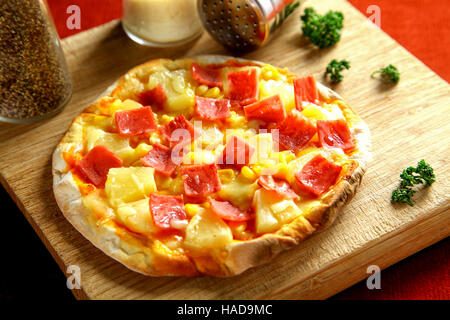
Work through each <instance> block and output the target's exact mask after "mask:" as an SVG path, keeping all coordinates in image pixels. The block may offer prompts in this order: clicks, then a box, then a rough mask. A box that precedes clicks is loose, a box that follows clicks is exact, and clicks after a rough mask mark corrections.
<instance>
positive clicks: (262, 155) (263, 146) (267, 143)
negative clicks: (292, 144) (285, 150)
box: [248, 133, 273, 164]
mask: <svg viewBox="0 0 450 320" xmlns="http://www.w3.org/2000/svg"><path fill="white" fill-rule="evenodd" d="M248 142H249V144H250V145H252V146H253V147H254V148H255V152H254V153H253V155H252V156H251V158H250V163H251V164H256V163H258V162H261V161H264V160H267V159H268V158H269V156H270V154H271V153H272V151H273V140H272V134H270V133H260V134H257V135H255V136H253V137H250V138H249V139H248Z"/></svg>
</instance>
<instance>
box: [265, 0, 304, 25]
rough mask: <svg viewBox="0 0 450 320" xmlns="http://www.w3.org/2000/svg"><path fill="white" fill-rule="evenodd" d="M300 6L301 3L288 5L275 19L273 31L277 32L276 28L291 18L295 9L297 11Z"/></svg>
mask: <svg viewBox="0 0 450 320" xmlns="http://www.w3.org/2000/svg"><path fill="white" fill-rule="evenodd" d="M299 6H300V1H297V2H295V1H294V2H291V3H289V4H287V5H286V6H285V7H284V9H283V10H282V11H281V12H280V13H279V14H277V15H276V17H275V21H274V23H273V24H272V27H271V31H273V30H275V29H276V28H278V27H279V26H281V25H282V24H283V22H284V20H286V18H287V17H289V16H290V15H291V14H292V13H293V12H294V11H295V9H297V8H298V7H299Z"/></svg>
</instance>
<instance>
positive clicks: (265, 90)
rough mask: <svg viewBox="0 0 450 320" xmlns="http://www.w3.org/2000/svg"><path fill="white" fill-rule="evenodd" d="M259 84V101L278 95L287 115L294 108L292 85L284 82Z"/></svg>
mask: <svg viewBox="0 0 450 320" xmlns="http://www.w3.org/2000/svg"><path fill="white" fill-rule="evenodd" d="M259 83H260V85H259V89H260V98H261V99H264V98H268V97H271V96H274V95H276V94H279V95H280V98H281V101H282V102H283V105H284V109H285V110H286V112H287V113H289V112H290V111H291V110H292V109H294V108H295V95H294V90H293V89H292V85H290V84H289V83H287V82H284V81H275V80H269V81H266V80H261V81H260V82H259Z"/></svg>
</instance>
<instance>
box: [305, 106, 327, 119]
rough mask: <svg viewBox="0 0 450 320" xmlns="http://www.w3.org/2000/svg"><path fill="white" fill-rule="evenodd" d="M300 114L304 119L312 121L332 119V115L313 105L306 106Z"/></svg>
mask: <svg viewBox="0 0 450 320" xmlns="http://www.w3.org/2000/svg"><path fill="white" fill-rule="evenodd" d="M302 113H303V115H304V116H305V117H307V118H309V119H312V120H328V119H332V118H333V114H331V113H330V112H328V111H327V110H325V109H323V108H321V107H318V106H316V105H314V104H308V105H306V106H305V108H304V109H303V110H302Z"/></svg>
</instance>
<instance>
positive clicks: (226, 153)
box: [217, 136, 255, 168]
mask: <svg viewBox="0 0 450 320" xmlns="http://www.w3.org/2000/svg"><path fill="white" fill-rule="evenodd" d="M254 152H255V148H254V147H253V146H251V145H249V144H248V143H247V142H245V141H244V140H243V139H241V138H239V137H237V136H232V137H231V138H230V139H229V140H228V142H227V144H226V146H225V149H224V150H223V153H222V156H221V157H220V158H219V159H218V161H217V163H218V164H223V165H227V166H235V167H238V168H239V167H242V166H244V165H246V164H248V163H249V161H250V158H251V157H252V155H253V153H254Z"/></svg>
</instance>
